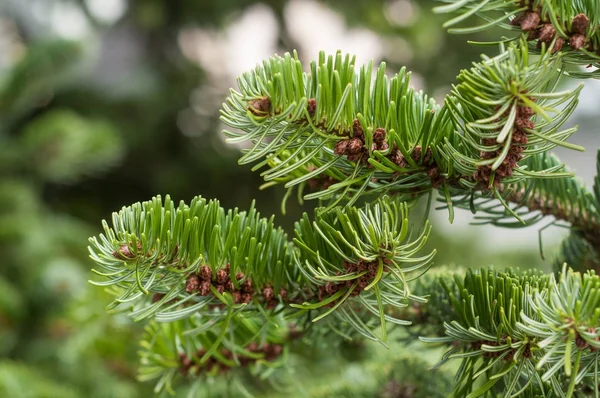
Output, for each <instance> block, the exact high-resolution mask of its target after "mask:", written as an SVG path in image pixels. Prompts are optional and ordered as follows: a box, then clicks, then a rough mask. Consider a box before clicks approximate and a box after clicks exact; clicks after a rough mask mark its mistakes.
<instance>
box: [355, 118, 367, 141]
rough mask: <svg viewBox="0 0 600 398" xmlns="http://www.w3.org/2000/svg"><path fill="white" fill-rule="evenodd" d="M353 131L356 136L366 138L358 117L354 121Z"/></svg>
mask: <svg viewBox="0 0 600 398" xmlns="http://www.w3.org/2000/svg"><path fill="white" fill-rule="evenodd" d="M352 132H353V133H354V137H357V138H361V139H362V138H364V136H365V133H364V131H363V128H362V126H361V124H360V121H359V120H358V119H354V121H353V122H352Z"/></svg>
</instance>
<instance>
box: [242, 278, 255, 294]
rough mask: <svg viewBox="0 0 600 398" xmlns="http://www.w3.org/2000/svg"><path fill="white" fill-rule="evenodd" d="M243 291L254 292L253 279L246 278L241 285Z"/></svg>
mask: <svg viewBox="0 0 600 398" xmlns="http://www.w3.org/2000/svg"><path fill="white" fill-rule="evenodd" d="M241 290H242V292H243V293H252V279H246V280H245V281H244V282H243V283H242V286H241Z"/></svg>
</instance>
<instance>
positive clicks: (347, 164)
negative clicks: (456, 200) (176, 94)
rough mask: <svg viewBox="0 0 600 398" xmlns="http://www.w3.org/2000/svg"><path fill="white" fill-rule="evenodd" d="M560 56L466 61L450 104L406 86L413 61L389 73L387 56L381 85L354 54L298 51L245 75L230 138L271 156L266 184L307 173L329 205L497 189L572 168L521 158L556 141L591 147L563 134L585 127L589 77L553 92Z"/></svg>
mask: <svg viewBox="0 0 600 398" xmlns="http://www.w3.org/2000/svg"><path fill="white" fill-rule="evenodd" d="M558 66H559V58H557V57H553V56H552V55H551V54H550V53H549V52H543V54H542V57H541V58H540V59H539V60H538V61H537V62H535V63H530V61H529V57H528V52H527V50H526V49H525V48H524V47H519V46H517V44H514V45H511V46H510V47H509V48H508V49H506V50H502V52H501V54H500V55H498V56H497V57H494V58H484V60H483V61H482V62H481V63H478V64H474V66H473V68H472V69H471V70H467V71H463V72H462V73H461V75H460V76H459V78H458V80H459V82H460V84H458V85H457V86H456V87H454V89H453V92H452V94H451V95H450V96H448V97H447V99H446V101H445V104H444V106H443V107H441V108H440V107H438V106H436V105H435V104H434V103H433V102H432V101H431V100H428V99H427V97H426V96H424V95H423V94H421V93H415V92H414V91H413V90H411V89H410V88H408V76H409V75H408V74H407V73H406V72H405V71H404V70H402V71H401V72H400V73H399V74H398V75H395V76H394V77H393V78H391V79H389V81H388V79H387V78H386V77H385V69H384V67H385V66H384V65H383V64H382V66H381V67H380V68H379V70H378V73H377V78H376V79H375V81H374V83H373V86H372V87H371V78H370V70H371V67H370V65H366V66H364V67H363V68H362V69H361V72H360V73H354V71H353V70H354V64H353V61H352V59H351V58H350V57H348V56H346V57H345V58H344V57H342V55H341V54H340V53H338V54H337V55H336V57H335V58H334V57H328V58H326V57H325V55H324V54H321V56H320V59H319V63H318V64H317V63H313V64H312V65H311V73H310V74H306V73H303V72H302V66H301V64H300V61H298V59H297V57H296V56H294V57H293V58H292V56H290V55H289V54H288V55H286V56H285V57H284V58H281V57H277V56H276V57H273V58H271V59H270V60H269V61H265V63H264V65H263V66H259V67H257V68H256V69H255V70H254V71H251V72H248V73H245V74H244V75H242V76H241V77H240V78H239V80H238V84H239V87H240V90H241V92H235V91H232V95H231V96H230V97H229V98H228V101H227V103H226V104H224V106H223V110H222V115H223V116H222V120H223V121H224V122H225V123H226V124H227V125H229V126H231V127H234V128H236V129H239V130H241V131H236V132H230V131H225V133H226V134H227V135H228V136H229V140H230V141H232V142H242V141H250V142H251V143H252V145H253V146H252V148H251V149H249V150H247V151H246V152H245V154H244V156H243V157H242V158H241V159H240V162H241V163H248V162H255V161H258V160H260V159H263V160H262V161H260V162H259V163H258V164H257V165H256V166H255V167H254V169H258V168H261V167H266V168H267V170H265V171H264V172H263V173H262V175H263V176H264V177H265V180H267V181H268V182H267V184H266V185H273V184H276V183H285V186H286V187H287V188H288V189H290V190H291V189H293V188H294V187H295V186H298V187H299V194H302V192H303V189H304V187H305V186H306V185H308V186H309V187H313V188H316V189H318V191H317V192H314V193H311V194H307V195H305V196H304V198H306V199H320V200H329V202H330V206H329V207H328V208H330V207H331V206H333V205H335V204H336V203H339V202H340V201H346V202H348V203H350V204H352V203H354V202H355V201H356V200H358V198H359V197H360V196H362V195H365V194H367V193H371V194H379V195H382V194H384V193H386V192H390V193H394V194H396V195H399V196H400V197H401V198H402V199H404V200H410V199H411V198H415V197H417V196H420V195H422V194H424V193H427V192H429V191H431V189H432V188H440V189H441V190H442V191H443V192H444V194H445V196H446V197H449V196H450V195H456V194H457V193H460V192H463V193H464V192H471V191H473V190H491V191H492V192H497V187H498V186H499V184H500V183H501V182H504V183H506V184H514V183H517V182H519V181H522V180H524V179H529V178H538V177H540V176H544V177H550V176H554V177H557V178H559V177H564V176H565V173H555V170H551V169H532V168H531V166H532V165H529V168H528V169H527V170H526V169H525V168H523V167H520V163H519V162H520V161H521V160H524V159H527V158H528V157H530V156H533V155H535V154H538V153H542V152H546V151H548V150H549V149H551V148H553V147H554V146H556V145H563V146H567V147H570V148H573V149H579V150H581V149H582V148H580V147H577V146H574V145H570V144H566V143H565V142H564V141H565V140H566V139H567V138H568V137H569V136H570V135H571V134H572V133H573V132H574V131H575V129H568V130H564V131H561V130H560V126H561V125H562V124H563V123H564V122H565V121H566V119H567V118H568V116H569V115H570V114H571V113H572V111H573V110H574V108H575V106H576V104H577V95H578V93H579V91H580V89H581V86H580V87H578V88H577V89H575V90H573V91H569V92H563V93H555V92H554V89H555V86H556V83H557V78H558V76H559V74H558V73H557V72H556V69H557V68H558ZM559 107H560V108H562V109H561V111H559V110H558V109H559ZM538 119H539V120H538ZM456 130H458V132H457V131H456ZM286 197H287V196H286Z"/></svg>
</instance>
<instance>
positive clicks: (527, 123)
mask: <svg viewBox="0 0 600 398" xmlns="http://www.w3.org/2000/svg"><path fill="white" fill-rule="evenodd" d="M515 126H516V127H517V128H519V129H522V130H524V129H529V130H533V129H534V128H535V124H533V122H532V121H531V120H529V119H522V118H517V120H515Z"/></svg>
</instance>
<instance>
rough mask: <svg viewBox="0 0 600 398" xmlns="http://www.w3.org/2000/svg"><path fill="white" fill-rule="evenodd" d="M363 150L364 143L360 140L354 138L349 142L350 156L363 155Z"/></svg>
mask: <svg viewBox="0 0 600 398" xmlns="http://www.w3.org/2000/svg"><path fill="white" fill-rule="evenodd" d="M362 150H363V142H362V140H361V139H360V138H356V137H355V138H352V139H350V141H349V142H348V149H347V151H348V154H350V155H356V154H359V153H361V152H362Z"/></svg>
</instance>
